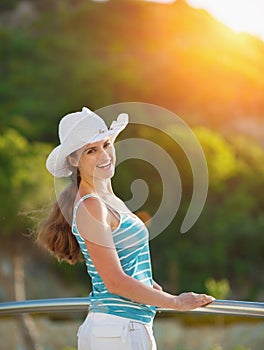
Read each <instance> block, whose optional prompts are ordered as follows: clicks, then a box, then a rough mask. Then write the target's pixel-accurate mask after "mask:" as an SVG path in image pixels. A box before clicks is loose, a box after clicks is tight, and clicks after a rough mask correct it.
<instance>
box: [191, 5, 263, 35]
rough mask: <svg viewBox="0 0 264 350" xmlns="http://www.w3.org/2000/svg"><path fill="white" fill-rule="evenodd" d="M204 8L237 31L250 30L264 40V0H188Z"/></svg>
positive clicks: (249, 31) (197, 6)
mask: <svg viewBox="0 0 264 350" xmlns="http://www.w3.org/2000/svg"><path fill="white" fill-rule="evenodd" d="M187 2H188V3H189V4H190V5H191V6H193V7H196V8H204V9H206V10H207V11H208V12H210V13H211V14H212V15H213V16H214V17H215V18H217V19H218V20H220V21H221V22H223V23H224V24H226V25H228V26H229V27H231V28H232V29H233V30H235V31H237V32H248V33H251V34H253V35H257V36H259V37H260V38H261V39H262V40H264V21H263V13H264V1H263V0H213V1H212V0H187Z"/></svg>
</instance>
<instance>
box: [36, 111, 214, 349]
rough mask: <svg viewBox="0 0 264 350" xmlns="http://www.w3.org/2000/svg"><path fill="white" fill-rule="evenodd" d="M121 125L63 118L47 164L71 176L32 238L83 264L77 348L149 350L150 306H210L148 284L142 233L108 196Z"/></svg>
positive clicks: (86, 115)
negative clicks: (87, 288)
mask: <svg viewBox="0 0 264 350" xmlns="http://www.w3.org/2000/svg"><path fill="white" fill-rule="evenodd" d="M127 123H128V116H127V115H126V114H121V115H119V116H118V119H117V121H114V122H113V123H112V125H111V127H110V128H109V129H108V128H107V126H106V124H105V123H104V121H103V120H102V119H101V118H100V117H99V116H98V115H97V114H95V113H93V112H91V111H90V110H89V109H88V108H85V107H84V108H83V109H82V111H81V112H75V113H71V114H68V115H66V116H65V117H64V118H62V120H61V122H60V124H59V137H60V141H61V144H60V145H59V146H57V147H56V148H55V149H54V150H53V151H52V152H51V153H50V155H49V157H48V159H47V162H46V166H47V169H48V170H49V171H50V173H51V174H52V175H54V176H55V177H68V176H69V177H71V184H70V185H69V186H68V187H67V188H66V190H65V191H64V192H63V193H62V194H61V196H60V198H59V199H58V202H57V203H56V204H55V206H54V208H53V210H52V211H51V214H50V216H49V217H48V218H47V220H46V221H45V222H44V224H43V226H42V228H41V230H40V232H39V235H38V240H39V241H40V243H41V244H42V245H44V246H45V247H46V248H47V249H48V250H49V251H50V252H51V253H52V254H54V255H55V256H56V257H57V258H58V259H60V260H66V261H68V262H69V263H71V264H73V263H75V262H76V261H78V260H79V259H80V252H81V253H82V255H83V256H84V258H85V262H86V265H87V271H88V274H89V276H90V278H91V282H92V292H91V294H90V311H89V314H88V316H87V318H86V320H85V321H84V323H83V324H82V325H81V327H80V328H79V331H78V349H79V350H88V349H89V350H90V349H92V350H97V349H113V350H118V349H126V350H127V349H129V350H145V349H146V350H154V349H156V344H155V339H154V337H153V333H152V322H153V319H154V316H155V307H163V308H171V309H175V310H178V311H187V310H191V309H194V308H197V307H200V306H204V305H206V304H208V303H211V302H212V301H213V300H214V299H213V298H212V297H211V296H207V295H205V294H195V293H182V294H180V295H172V294H169V293H166V292H164V291H163V290H162V288H161V287H160V286H159V285H158V284H157V283H156V282H155V281H153V279H152V274H151V262H150V254H149V244H148V231H147V228H146V227H145V225H144V224H143V222H142V221H141V220H140V219H139V218H138V217H137V216H135V215H134V214H132V213H131V212H130V211H129V210H128V208H127V207H126V206H125V204H124V203H123V202H122V201H121V200H120V199H119V198H117V197H116V196H115V194H114V192H113V190H112V186H111V178H112V177H113V175H114V171H115V150H114V145H113V142H114V140H115V138H116V137H117V135H118V134H119V132H120V131H122V130H123V129H124V128H125V127H126V125H127Z"/></svg>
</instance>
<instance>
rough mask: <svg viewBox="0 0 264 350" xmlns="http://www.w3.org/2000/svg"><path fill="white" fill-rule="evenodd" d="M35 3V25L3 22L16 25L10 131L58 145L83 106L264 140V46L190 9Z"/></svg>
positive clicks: (9, 43)
mask: <svg viewBox="0 0 264 350" xmlns="http://www.w3.org/2000/svg"><path fill="white" fill-rule="evenodd" d="M17 3H18V2H16V1H13V2H12V4H13V6H15V5H16V4H17ZM27 4H31V10H30V11H31V12H30V13H31V14H34V16H28V18H29V20H28V21H29V24H28V25H25V18H26V16H25V13H24V14H23V16H22V15H21V16H22V17H23V20H21V18H22V17H21V16H20V19H19V16H18V15H17V16H16V17H15V19H16V20H14V18H13V19H12V16H11V17H10V12H9V11H10V9H9V11H7V10H8V9H7V8H6V11H5V12H3V14H2V23H5V21H3V16H6V18H8V19H9V24H10V23H12V24H13V26H10V25H9V26H5V27H3V28H2V29H1V33H2V34H1V35H2V38H3V39H4V40H2V45H1V57H2V59H1V61H2V64H1V82H0V100H1V106H2V109H1V115H0V117H1V124H2V126H3V127H5V126H7V125H10V124H12V123H13V124H15V125H17V126H18V127H20V128H21V129H22V131H23V133H24V134H26V136H27V137H30V138H40V139H42V140H44V141H45V140H48V141H53V140H54V139H55V138H56V135H55V133H54V134H51V133H50V131H49V130H50V125H51V123H52V124H53V123H54V121H57V120H58V119H59V117H60V116H61V115H62V114H63V113H64V112H65V111H68V110H70V109H72V108H75V106H76V107H77V106H78V108H79V106H80V105H89V106H90V107H91V108H100V107H102V106H104V105H108V104H112V103H117V102H124V101H141V102H149V103H153V104H157V105H160V106H162V107H166V108H168V109H170V110H172V111H174V112H175V113H177V114H178V115H179V116H181V117H182V118H184V119H185V120H186V121H187V122H189V123H191V124H205V125H208V126H210V127H216V128H218V129H220V130H222V131H227V130H229V129H231V130H233V129H236V130H240V131H243V130H244V131H246V132H249V133H251V134H253V135H255V136H256V137H257V138H258V139H259V140H262V131H263V116H264V97H263V88H264V74H263V73H264V43H263V42H262V41H260V40H259V39H257V38H255V37H253V36H251V35H247V34H236V33H234V32H233V31H232V30H231V29H229V28H228V27H226V26H224V25H223V24H221V23H220V22H218V21H216V20H215V19H214V18H213V17H212V16H210V15H209V14H208V13H207V12H206V11H204V10H197V9H194V8H192V7H190V6H188V5H187V4H186V3H185V2H184V1H183V0H181V1H179V0H178V1H176V2H175V3H173V4H158V3H147V2H143V1H135V0H127V1H123V0H112V1H109V2H102V3H100V2H98V3H97V2H92V1H89V2H88V1H84V0H79V1H69V2H63V1H59V2H56V5H55V4H54V3H52V2H47V3H46V4H45V6H43V4H42V5H41V2H40V1H37V0H35V1H31V2H27ZM9 7H11V5H10V6H9ZM13 11H14V10H13ZM13 13H14V12H13ZM15 13H16V14H17V12H15ZM7 15H8V16H9V17H8V16H7ZM7 28H9V29H7ZM10 28H11V29H10ZM54 96H56V100H55V101H54V103H50V102H51V101H52V100H53V97H54ZM7 115H8V116H7ZM18 116H19V118H18ZM25 120H26V121H27V122H25ZM44 120H45V122H44ZM12 121H13V122H12ZM28 121H30V123H32V122H33V123H34V126H32V127H31V128H30V127H29V124H28Z"/></svg>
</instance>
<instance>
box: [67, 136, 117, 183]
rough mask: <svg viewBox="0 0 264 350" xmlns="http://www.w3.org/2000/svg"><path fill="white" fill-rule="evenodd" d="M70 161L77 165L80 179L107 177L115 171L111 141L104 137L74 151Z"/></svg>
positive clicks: (113, 150)
mask: <svg viewBox="0 0 264 350" xmlns="http://www.w3.org/2000/svg"><path fill="white" fill-rule="evenodd" d="M72 158H73V157H72ZM70 162H71V163H72V164H73V162H75V164H73V165H75V166H76V165H78V168H79V171H80V175H81V178H82V179H88V178H91V177H92V178H97V179H109V178H111V177H112V176H113V175H114V173H115V162H116V156H115V148H114V145H113V142H112V141H111V140H110V139H109V138H106V139H104V140H102V141H98V142H93V143H89V144H87V145H85V146H84V147H82V148H81V149H79V150H78V151H76V152H75V155H74V160H73V159H72V160H71V161H70Z"/></svg>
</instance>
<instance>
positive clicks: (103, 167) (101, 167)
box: [97, 162, 111, 169]
mask: <svg viewBox="0 0 264 350" xmlns="http://www.w3.org/2000/svg"><path fill="white" fill-rule="evenodd" d="M110 166H111V162H109V163H107V164H101V165H97V168H100V169H106V168H108V167H110Z"/></svg>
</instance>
